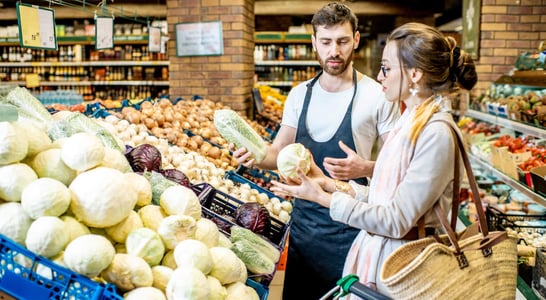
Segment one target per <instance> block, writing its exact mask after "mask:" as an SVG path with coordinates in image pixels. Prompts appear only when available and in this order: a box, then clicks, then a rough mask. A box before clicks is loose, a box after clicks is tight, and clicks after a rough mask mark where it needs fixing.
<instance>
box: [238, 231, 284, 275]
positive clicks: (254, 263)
mask: <svg viewBox="0 0 546 300" xmlns="http://www.w3.org/2000/svg"><path fill="white" fill-rule="evenodd" d="M230 249H231V250H232V251H233V252H234V253H235V254H237V256H238V257H239V258H240V259H241V260H242V261H243V262H244V263H245V266H246V268H247V269H248V270H249V271H250V272H252V273H254V274H271V273H273V271H275V262H273V261H272V260H271V259H270V258H269V257H268V256H267V255H266V254H265V253H262V252H261V251H260V250H259V249H258V247H255V246H254V244H252V242H251V241H249V240H244V239H241V240H238V241H236V242H234V243H233V245H232V246H231V248H230Z"/></svg>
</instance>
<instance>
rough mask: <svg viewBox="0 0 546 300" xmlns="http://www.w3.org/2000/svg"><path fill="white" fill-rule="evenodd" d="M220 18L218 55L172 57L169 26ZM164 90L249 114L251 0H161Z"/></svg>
mask: <svg viewBox="0 0 546 300" xmlns="http://www.w3.org/2000/svg"><path fill="white" fill-rule="evenodd" d="M206 21H222V28H223V33H222V35H223V40H224V47H223V49H224V54H223V55H220V56H198V57H177V56H176V45H175V43H176V36H175V34H176V33H175V24H177V23H184V22H206ZM167 23H168V26H169V46H168V48H169V49H168V51H169V94H170V95H171V98H172V99H175V98H177V97H184V98H185V99H189V98H191V97H192V96H193V95H199V96H202V97H204V98H206V99H210V100H213V101H215V102H221V103H223V104H225V105H228V106H230V107H231V108H233V109H234V110H238V111H244V112H245V113H247V114H248V113H249V112H250V109H251V108H252V105H251V104H252V103H251V89H252V87H253V75H254V56H253V53H254V0H167Z"/></svg>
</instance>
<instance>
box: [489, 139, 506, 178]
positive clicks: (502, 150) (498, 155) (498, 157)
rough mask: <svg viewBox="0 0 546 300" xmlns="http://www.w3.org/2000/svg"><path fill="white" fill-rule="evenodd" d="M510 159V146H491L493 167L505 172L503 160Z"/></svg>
mask: <svg viewBox="0 0 546 300" xmlns="http://www.w3.org/2000/svg"><path fill="white" fill-rule="evenodd" d="M507 159H508V147H506V146H504V147H497V146H495V145H492V146H491V164H492V165H493V167H494V168H495V169H497V170H499V171H501V172H503V170H502V167H503V161H505V160H507Z"/></svg>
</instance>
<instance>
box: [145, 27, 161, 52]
mask: <svg viewBox="0 0 546 300" xmlns="http://www.w3.org/2000/svg"><path fill="white" fill-rule="evenodd" d="M148 51H150V52H160V51H161V28H159V27H149V28H148Z"/></svg>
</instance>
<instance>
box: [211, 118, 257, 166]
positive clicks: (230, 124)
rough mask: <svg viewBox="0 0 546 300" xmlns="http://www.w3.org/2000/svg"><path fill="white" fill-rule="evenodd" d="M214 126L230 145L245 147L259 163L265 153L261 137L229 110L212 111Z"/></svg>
mask: <svg viewBox="0 0 546 300" xmlns="http://www.w3.org/2000/svg"><path fill="white" fill-rule="evenodd" d="M214 126H215V127H216V129H217V130H218V132H219V133H220V135H222V137H223V138H224V139H226V140H227V141H228V142H230V143H234V144H235V145H236V146H237V148H242V147H245V148H246V150H247V151H249V152H251V153H252V155H253V157H254V159H255V160H256V162H257V163H259V162H261V161H262V160H263V159H264V158H265V155H266V153H267V145H266V143H265V141H264V140H263V139H262V137H261V136H260V135H259V134H258V133H257V132H256V131H255V130H254V129H253V128H252V127H250V125H248V123H247V122H246V121H245V120H244V119H243V118H242V117H241V116H239V115H238V114H237V113H236V112H235V111H233V110H231V109H218V110H215V111H214Z"/></svg>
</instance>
